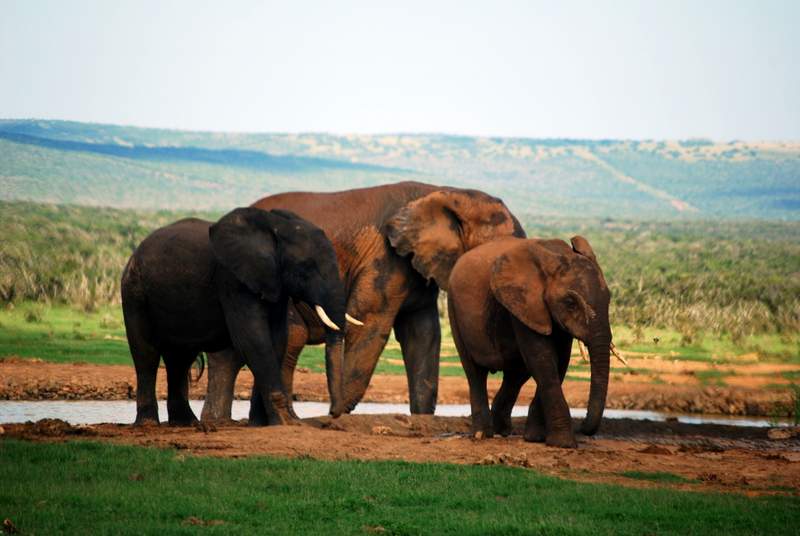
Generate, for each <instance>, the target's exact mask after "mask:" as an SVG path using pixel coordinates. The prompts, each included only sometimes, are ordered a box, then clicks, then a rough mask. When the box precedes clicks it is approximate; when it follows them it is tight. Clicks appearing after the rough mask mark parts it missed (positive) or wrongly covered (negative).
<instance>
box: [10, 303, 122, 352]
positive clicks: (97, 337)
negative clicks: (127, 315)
mask: <svg viewBox="0 0 800 536" xmlns="http://www.w3.org/2000/svg"><path fill="white" fill-rule="evenodd" d="M9 355H16V356H20V357H37V358H40V359H44V360H46V361H53V362H56V363H71V362H76V361H80V362H85V363H95V364H107V365H129V364H131V354H130V352H129V351H128V342H127V340H126V339H125V326H124V325H123V322H122V313H121V311H120V308H119V306H104V307H101V308H100V309H99V310H97V311H94V312H84V311H78V310H75V309H73V308H70V307H65V306H54V307H45V306H42V305H40V304H32V303H23V304H20V305H19V306H17V307H14V308H13V309H8V308H7V309H5V310H2V311H0V356H9Z"/></svg>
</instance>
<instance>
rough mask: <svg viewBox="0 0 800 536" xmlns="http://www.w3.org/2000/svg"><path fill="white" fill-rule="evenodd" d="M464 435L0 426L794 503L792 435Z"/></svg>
mask: <svg viewBox="0 0 800 536" xmlns="http://www.w3.org/2000/svg"><path fill="white" fill-rule="evenodd" d="M514 424H515V433H516V434H519V433H521V429H522V426H523V425H524V423H523V420H522V419H516V420H515V423H514ZM468 430H469V422H468V419H466V418H447V417H432V416H412V417H406V416H401V415H378V416H375V415H347V416H344V417H341V418H339V419H331V418H329V417H321V418H315V419H306V420H305V421H303V423H302V424H301V425H297V426H275V427H268V428H253V427H248V426H245V425H244V424H243V423H232V424H230V425H225V426H218V427H211V428H210V429H208V428H206V429H205V430H203V429H200V428H199V427H198V428H191V427H189V428H177V427H169V426H166V425H163V424H162V425H161V426H155V425H152V426H146V427H134V426H131V425H114V424H103V425H96V426H78V427H75V426H70V425H69V424H67V423H65V422H63V421H58V420H43V421H39V422H37V423H27V424H8V425H4V426H3V427H0V434H2V435H3V436H5V437H15V438H22V439H28V440H34V441H64V440H68V439H75V438H81V439H88V440H97V441H108V442H111V443H118V444H132V445H141V446H154V447H159V448H170V449H175V450H176V455H177V456H186V455H203V456H219V457H241V456H250V455H270V456H279V457H290V458H297V457H303V458H308V457H311V458H315V459H322V460H352V459H359V460H406V461H411V462H431V461H435V462H448V463H456V464H484V465H510V466H516V467H520V468H532V469H535V470H537V471H540V472H543V473H546V474H550V475H554V476H558V477H562V478H568V479H574V480H580V481H591V482H612V483H619V484H623V485H627V486H636V487H651V486H662V487H670V488H677V489H685V490H696V491H712V490H713V491H732V492H737V493H744V494H748V495H760V494H770V493H788V494H794V495H800V439H799V438H798V436H797V435H794V437H783V438H782V439H769V437H768V432H767V431H766V430H764V429H757V428H736V427H729V426H717V425H688V424H682V423H678V422H666V423H663V422H662V423H654V422H636V421H631V420H606V421H605V422H604V423H603V428H602V430H601V432H600V434H599V435H598V436H595V437H593V438H588V437H584V436H578V442H579V447H578V449H575V450H569V449H558V448H552V447H547V446H545V445H543V444H540V443H526V442H525V441H523V440H522V438H521V437H520V436H519V435H512V436H510V437H508V438H492V439H482V440H476V439H474V438H472V437H470V436H469V435H468ZM798 433H800V430H798V429H794V430H789V431H784V435H785V436H789V435H792V434H798ZM773 434H774V432H773ZM631 471H634V472H638V473H669V474H670V475H673V476H672V480H677V482H675V481H672V482H663V481H661V482H653V481H648V480H641V479H636V478H631V477H629V476H625V475H624V473H626V472H631ZM674 475H677V476H678V477H682V478H683V479H685V480H680V479H678V478H676V477H675V476H674ZM634 476H635V475H634Z"/></svg>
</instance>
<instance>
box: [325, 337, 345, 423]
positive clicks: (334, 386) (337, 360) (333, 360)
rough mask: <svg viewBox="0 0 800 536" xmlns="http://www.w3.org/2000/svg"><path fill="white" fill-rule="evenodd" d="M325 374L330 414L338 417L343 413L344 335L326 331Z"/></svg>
mask: <svg viewBox="0 0 800 536" xmlns="http://www.w3.org/2000/svg"><path fill="white" fill-rule="evenodd" d="M325 372H326V376H327V377H328V393H329V395H330V399H331V406H330V414H331V415H332V416H333V417H338V416H340V415H341V414H342V413H344V397H343V395H342V383H343V380H344V334H343V333H342V332H341V331H328V333H327V335H326V337H325Z"/></svg>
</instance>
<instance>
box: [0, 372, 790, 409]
mask: <svg viewBox="0 0 800 536" xmlns="http://www.w3.org/2000/svg"><path fill="white" fill-rule="evenodd" d="M640 361H641V362H646V363H647V366H648V368H650V369H651V370H652V369H654V368H659V369H660V370H661V372H662V373H663V374H665V375H668V377H674V378H676V380H675V381H673V382H672V383H653V377H652V376H651V375H649V374H641V373H638V372H636V371H637V370H639V369H640V368H641V366H640V365H643V364H644V363H640ZM630 362H631V367H632V368H631V369H623V368H620V367H615V368H614V369H613V370H612V378H611V382H610V386H609V396H608V404H607V407H609V408H612V409H643V410H656V411H671V412H678V413H706V414H723V415H750V416H772V415H777V414H786V412H787V411H788V408H789V407H790V406H791V404H790V395H789V393H788V391H777V390H767V389H760V388H759V387H761V386H762V384H761V383H760V381H758V379H759V378H761V377H762V376H753V375H752V374H753V373H755V372H756V371H757V373H759V374H767V373H769V372H779V371H781V370H784V369H786V370H790V369H789V368H787V366H786V365H780V364H767V363H746V362H745V363H742V364H741V365H724V367H726V368H728V369H730V368H734V369H735V372H736V376H734V378H739V379H742V380H744V379H749V380H750V381H749V382H744V381H742V382H738V383H737V385H735V386H729V387H712V386H703V385H702V384H700V383H698V382H697V379H696V377H695V376H694V373H695V371H696V370H702V369H701V368H700V367H709V366H711V365H710V364H706V363H696V362H675V361H670V360H660V361H659V360H650V359H636V358H633V359H630ZM720 367H722V366H720ZM795 368H796V367H795ZM751 369H753V370H751ZM661 377H662V378H663V377H666V376H661ZM206 380H207V377H206V376H204V377H203V378H201V380H200V381H199V382H198V383H197V384H194V385H192V387H191V393H190V396H191V397H192V398H204V397H205V390H206ZM662 381H663V379H662ZM251 386H252V375H251V374H250V373H249V372H247V371H243V372H242V374H240V375H239V379H238V382H237V385H236V396H237V398H240V399H247V398H249V396H250V388H251ZM499 386H500V380H499V379H498V378H491V379H490V380H489V390H490V393H492V394H493V393H494V391H496V390H497V389H498V388H499ZM135 387H136V375H135V373H134V370H133V366H128V365H89V364H56V363H48V362H44V361H40V360H31V359H19V358H14V357H7V358H2V359H0V400H56V399H61V400H71V399H74V400H81V399H82V400H124V399H133V398H134V397H135ZM588 389H589V383H588V382H586V381H566V382H565V384H564V392H565V395H566V397H567V400H568V402H569V403H570V405H571V406H573V407H584V406H585V405H586V400H587V397H588ZM294 390H295V396H296V398H297V399H298V400H308V401H324V400H327V387H326V382H325V376H324V375H323V374H317V373H310V372H307V371H306V372H304V371H303V369H299V370H298V373H297V374H295V386H294ZM533 391H534V384H533V382H529V383H528V385H526V386H525V387H524V388H523V391H522V393H521V395H520V399H519V402H518V403H519V404H527V403H528V402H529V401H530V399H531V397H532V396H533ZM158 394H159V396H160V397H162V398H163V397H165V396H166V374H164V371H163V370H162V371H161V373H160V374H159V378H158ZM364 401H368V402H399V403H402V402H407V401H408V386H407V384H406V379H405V377H404V376H401V375H376V376H374V377H373V378H372V382H371V384H370V387H369V389H368V390H367V393H366V395H365V397H364ZM438 401H439V403H440V404H466V403H468V402H469V388H468V386H467V382H466V379H465V378H463V377H442V378H440V381H439V397H438Z"/></svg>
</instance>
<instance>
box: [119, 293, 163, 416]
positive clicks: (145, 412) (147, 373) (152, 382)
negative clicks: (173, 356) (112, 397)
mask: <svg viewBox="0 0 800 536" xmlns="http://www.w3.org/2000/svg"><path fill="white" fill-rule="evenodd" d="M122 312H123V316H124V318H125V332H126V334H127V336H128V347H129V349H130V352H131V357H132V358H133V365H134V367H135V368H136V421H134V424H135V425H141V424H145V423H148V422H153V423H156V424H158V399H157V398H156V377H157V376H158V365H159V362H160V361H161V354H160V352H159V351H158V349H157V348H156V347H155V346H154V345H153V344H152V343H151V342H150V340H149V339H150V338H149V337H148V335H149V333H150V324H149V320H148V319H147V316H146V314H145V313H144V312H143V308H142V307H141V306H139V304H131V303H130V302H126V303H123V306H122Z"/></svg>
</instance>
